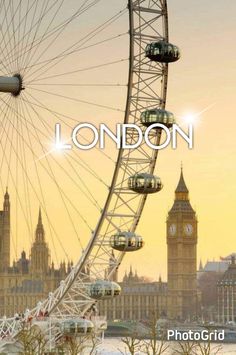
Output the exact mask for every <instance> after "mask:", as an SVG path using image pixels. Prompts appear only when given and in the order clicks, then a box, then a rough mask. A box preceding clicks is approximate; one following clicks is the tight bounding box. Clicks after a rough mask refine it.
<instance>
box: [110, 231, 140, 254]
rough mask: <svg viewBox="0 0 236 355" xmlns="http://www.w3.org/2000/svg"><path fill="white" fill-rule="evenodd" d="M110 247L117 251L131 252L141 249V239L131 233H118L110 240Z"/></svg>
mask: <svg viewBox="0 0 236 355" xmlns="http://www.w3.org/2000/svg"><path fill="white" fill-rule="evenodd" d="M110 244H111V247H112V248H113V249H115V250H118V251H125V252H131V251H136V250H139V249H141V248H142V247H143V245H144V241H143V238H142V237H141V236H139V235H136V234H135V233H132V232H120V233H117V234H115V235H113V236H111V239H110Z"/></svg>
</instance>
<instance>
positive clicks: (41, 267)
mask: <svg viewBox="0 0 236 355" xmlns="http://www.w3.org/2000/svg"><path fill="white" fill-rule="evenodd" d="M10 216H11V205H10V196H9V193H8V191H6V193H5V196H4V203H3V210H2V211H0V316H3V315H6V316H13V315H14V314H15V313H16V312H17V313H23V312H24V311H25V310H26V309H30V308H33V307H35V305H36V304H37V302H39V300H41V299H43V298H45V297H46V296H47V295H48V293H49V292H50V291H52V290H54V289H55V288H56V287H57V286H58V285H59V282H60V281H61V280H62V279H64V278H65V276H66V275H67V274H68V273H69V272H70V270H71V267H72V264H71V263H70V264H68V265H66V264H65V263H64V262H63V263H61V264H60V267H59V269H56V268H55V267H54V263H53V262H52V263H51V262H50V251H49V248H48V245H47V243H46V239H45V230H44V226H43V222H42V215H41V210H39V216H38V224H37V227H36V230H35V239H34V243H33V245H32V247H31V255H30V257H29V258H27V256H26V253H25V251H22V253H21V257H20V259H19V260H17V261H14V262H13V265H11V263H10Z"/></svg>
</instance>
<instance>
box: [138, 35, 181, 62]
mask: <svg viewBox="0 0 236 355" xmlns="http://www.w3.org/2000/svg"><path fill="white" fill-rule="evenodd" d="M145 52H146V57H147V58H149V59H150V60H152V61H154V62H159V63H172V62H176V61H177V60H179V58H180V50H179V48H178V47H177V46H175V45H174V44H171V43H168V42H166V41H163V40H161V41H159V42H152V43H150V44H148V45H147V47H146V49H145Z"/></svg>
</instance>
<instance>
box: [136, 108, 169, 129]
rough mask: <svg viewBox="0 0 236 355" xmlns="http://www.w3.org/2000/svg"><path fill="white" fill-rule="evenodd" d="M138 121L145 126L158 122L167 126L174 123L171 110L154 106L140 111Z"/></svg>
mask: <svg viewBox="0 0 236 355" xmlns="http://www.w3.org/2000/svg"><path fill="white" fill-rule="evenodd" d="M140 121H141V123H142V124H143V125H144V126H146V127H149V126H151V125H152V124H155V123H160V124H163V125H164V126H166V127H167V128H171V127H172V126H173V124H174V123H175V117H174V115H173V113H172V112H169V111H166V110H163V109H160V108H156V109H152V110H146V111H144V112H142V114H141V117H140Z"/></svg>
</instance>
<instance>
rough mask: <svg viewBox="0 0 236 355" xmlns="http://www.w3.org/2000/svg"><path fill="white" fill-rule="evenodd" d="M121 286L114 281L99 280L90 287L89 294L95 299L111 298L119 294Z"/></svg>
mask: <svg viewBox="0 0 236 355" xmlns="http://www.w3.org/2000/svg"><path fill="white" fill-rule="evenodd" d="M120 293H121V287H120V286H119V285H118V284H117V283H116V282H112V281H106V280H97V281H95V282H94V283H92V284H91V285H90V287H89V295H90V297H91V298H93V299H95V300H101V299H109V298H113V297H116V296H119V295H120Z"/></svg>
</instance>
